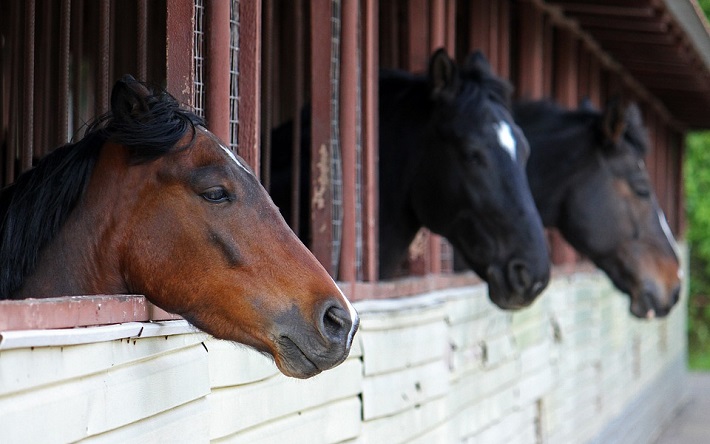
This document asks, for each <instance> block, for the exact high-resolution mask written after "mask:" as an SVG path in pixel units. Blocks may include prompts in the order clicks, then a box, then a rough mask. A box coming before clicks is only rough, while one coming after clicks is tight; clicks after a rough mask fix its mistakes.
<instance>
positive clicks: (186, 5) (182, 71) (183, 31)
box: [165, 0, 195, 105]
mask: <svg viewBox="0 0 710 444" xmlns="http://www.w3.org/2000/svg"><path fill="white" fill-rule="evenodd" d="M166 21H167V23H166V27H167V29H166V32H165V44H166V47H165V53H166V60H165V64H166V65H165V70H166V76H167V89H168V91H169V92H170V94H172V95H173V96H174V97H175V98H176V99H177V100H179V101H180V102H182V103H186V104H190V105H191V104H192V94H193V90H194V86H193V81H194V72H193V70H192V65H193V62H194V53H195V51H194V48H193V42H192V32H193V31H192V30H193V28H194V26H195V25H194V23H195V11H194V4H193V1H192V0H173V1H171V2H169V3H168V10H167V20H166Z"/></svg>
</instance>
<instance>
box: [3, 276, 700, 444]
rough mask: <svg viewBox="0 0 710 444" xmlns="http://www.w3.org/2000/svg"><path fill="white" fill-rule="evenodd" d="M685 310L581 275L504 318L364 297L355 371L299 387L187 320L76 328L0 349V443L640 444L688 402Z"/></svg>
mask: <svg viewBox="0 0 710 444" xmlns="http://www.w3.org/2000/svg"><path fill="white" fill-rule="evenodd" d="M686 297H687V296H686V295H685V294H684V295H683V299H682V300H681V302H680V303H679V304H678V306H676V307H675V308H674V310H673V311H672V313H671V314H670V316H669V317H668V318H666V319H662V320H658V319H657V320H652V321H639V320H636V319H633V318H631V317H630V315H629V314H628V303H629V302H628V298H627V297H626V296H625V295H621V294H620V293H618V292H617V291H616V290H614V289H613V287H612V286H611V284H610V283H609V281H608V280H607V279H606V277H604V275H603V274H601V273H600V272H597V271H589V272H583V273H579V272H578V273H575V274H569V275H565V274H558V275H556V276H555V277H554V279H553V281H552V283H551V284H550V286H549V288H548V289H547V290H546V291H545V293H544V294H543V295H542V296H541V298H540V299H539V300H538V301H537V302H535V304H533V305H532V306H531V307H529V308H527V309H525V310H522V311H520V312H514V313H513V312H505V311H502V310H499V309H498V308H496V307H495V306H494V305H492V304H491V303H490V302H489V300H488V297H487V292H486V287H485V285H483V284H477V285H468V286H463V287H459V288H449V289H444V290H437V291H428V292H425V293H423V294H419V295H416V296H413V297H408V298H400V299H387V300H368V301H361V302H357V303H356V307H357V309H358V310H359V312H360V314H361V317H362V323H361V329H360V331H359V332H358V334H357V336H356V341H355V345H354V347H353V350H352V353H351V355H350V357H349V358H348V359H347V360H346V361H345V362H344V363H343V364H341V365H340V366H338V367H336V368H335V369H332V370H329V371H326V372H324V373H323V374H321V375H319V376H317V377H314V378H312V379H308V380H297V379H291V378H287V377H285V376H283V375H281V374H280V373H279V371H278V370H277V369H276V367H275V365H274V364H273V362H272V360H271V359H269V358H267V357H264V356H263V355H261V354H259V353H256V352H254V351H252V350H250V349H248V348H246V347H243V346H239V345H235V344H233V343H229V342H224V341H220V340H216V339H210V338H208V337H207V335H205V334H204V333H200V332H197V333H185V331H188V330H187V324H186V323H185V322H184V321H171V322H166V323H158V324H153V323H143V324H141V323H130V324H124V325H125V327H122V326H117V327H116V328H115V329H114V330H111V332H113V333H111V334H114V335H120V334H121V333H120V332H124V334H125V336H126V337H124V338H120V337H112V339H110V340H98V339H97V338H99V337H101V336H100V335H98V333H97V332H99V333H101V334H102V335H106V334H108V333H107V330H105V329H106V327H87V328H80V329H73V334H74V337H73V338H74V339H73V343H74V345H66V346H43V347H32V346H29V345H27V346H24V347H20V348H11V349H8V350H0V441H3V442H14V441H31V442H47V441H74V440H85V441H87V442H116V441H120V442H150V441H157V440H167V441H184V440H186V441H189V442H207V441H213V442H236V443H258V442H299V443H300V442H302V443H337V442H358V443H382V442H415V443H431V442H506V443H525V444H527V443H539V442H544V443H548V444H556V443H560V444H561V443H569V442H593V443H602V442H604V443H607V442H612V443H616V442H618V443H622V442H647V441H648V440H649V439H650V437H652V436H653V434H654V433H656V431H657V430H658V429H659V427H660V426H661V425H662V424H663V423H664V421H666V420H668V419H669V418H670V417H671V415H672V413H673V412H674V410H675V409H676V408H678V406H679V405H680V404H681V403H682V402H683V400H684V389H683V387H684V386H683V381H684V376H685V371H686V370H685V366H684V362H685V357H686V350H687V346H686V339H685V316H686V308H685V300H686ZM141 326H142V327H141ZM137 327H138V328H137ZM175 332H178V333H182V334H174V333H175ZM109 333H110V332H109ZM18 334H19V333H18ZM22 334H24V335H28V337H32V332H31V331H30V332H24V333H22ZM44 334H45V333H42V334H40V335H37V338H40V339H41V338H42V337H43V335H44ZM141 335H143V337H141ZM146 336H147V337H146ZM81 338H86V341H88V343H83V344H82V343H80V342H81ZM38 418H41V420H40V419H38ZM631 425H632V426H631Z"/></svg>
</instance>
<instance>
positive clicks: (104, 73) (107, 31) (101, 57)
mask: <svg viewBox="0 0 710 444" xmlns="http://www.w3.org/2000/svg"><path fill="white" fill-rule="evenodd" d="M110 50H111V0H99V47H98V57H97V60H98V64H97V66H96V110H95V112H96V114H102V113H104V112H106V111H108V109H109V103H108V101H109V69H110V66H109V65H110V59H109V56H110Z"/></svg>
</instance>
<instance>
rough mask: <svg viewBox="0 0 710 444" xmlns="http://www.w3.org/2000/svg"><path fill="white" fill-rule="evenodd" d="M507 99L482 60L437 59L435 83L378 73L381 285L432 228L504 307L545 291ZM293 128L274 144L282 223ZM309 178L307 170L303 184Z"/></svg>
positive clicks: (545, 272) (523, 152)
mask: <svg viewBox="0 0 710 444" xmlns="http://www.w3.org/2000/svg"><path fill="white" fill-rule="evenodd" d="M510 92H511V89H510V86H509V85H508V84H507V83H506V82H505V81H503V80H501V79H500V78H498V77H496V76H495V75H494V74H493V73H492V72H491V68H490V66H489V64H488V62H487V61H486V59H485V58H484V57H483V55H481V54H480V53H476V54H472V55H471V56H470V57H469V58H468V60H467V61H466V62H465V63H464V64H463V65H461V66H459V65H457V64H456V63H455V62H454V61H453V60H451V59H450V58H449V56H448V55H447V54H446V52H445V51H444V50H438V51H436V52H435V53H434V54H433V55H432V57H431V59H430V64H429V70H428V75H413V74H409V73H405V72H400V71H383V72H382V73H381V74H380V80H379V125H380V128H379V275H380V278H382V279H388V278H392V277H393V276H395V274H396V271H397V270H398V268H399V267H400V266H401V263H402V262H403V261H404V259H405V258H406V256H407V251H408V247H409V244H410V243H411V242H412V240H413V239H414V237H415V235H416V234H417V232H418V231H419V229H420V228H422V227H426V228H428V229H430V230H431V231H433V232H434V233H437V234H440V235H442V236H444V237H446V238H447V239H448V240H449V241H450V242H451V243H452V244H453V245H454V247H455V248H456V249H457V250H458V251H459V252H461V254H462V255H463V257H464V258H465V261H466V263H467V265H468V266H469V267H470V268H472V269H473V270H474V271H475V272H476V273H477V274H478V275H479V276H481V277H482V278H483V279H485V280H486V281H487V282H488V284H489V295H490V298H491V300H492V301H493V302H494V303H496V304H497V305H498V306H500V307H502V308H518V307H523V306H525V305H528V304H529V303H530V302H532V301H533V300H534V299H535V297H536V296H537V295H538V294H539V293H540V292H541V291H542V290H543V289H544V288H545V286H546V285H547V282H548V280H549V273H550V265H549V256H548V249H547V245H546V243H545V238H544V232H543V227H542V222H541V220H540V217H539V215H538V213H537V210H536V208H535V203H534V201H533V199H532V195H531V194H530V189H529V187H528V184H527V179H526V176H525V166H524V165H525V161H526V159H527V156H528V152H529V148H528V144H527V142H526V140H525V137H524V136H523V134H522V132H521V131H520V129H519V128H518V127H517V125H515V123H514V122H513V119H512V117H511V114H510V110H509V96H510ZM304 114H306V113H304ZM303 121H304V122H307V119H303ZM290 125H292V123H291V122H289V123H287V124H285V125H282V126H281V127H280V128H277V129H276V130H275V131H274V137H273V140H274V150H275V153H274V159H275V160H276V162H277V164H275V165H273V166H272V176H273V177H274V178H279V179H278V180H277V181H276V182H275V183H274V186H272V190H271V193H272V196H274V200H275V202H276V203H277V205H278V206H279V207H280V208H282V210H283V211H284V214H289V212H290V202H289V195H290V194H289V186H290V185H289V184H290V175H289V174H284V172H285V171H288V166H286V167H285V166H284V165H282V164H288V162H289V159H290V152H287V151H288V150H289V148H288V147H289V146H290V137H291V134H292V129H291V126H290ZM307 133H308V131H307V129H306V130H305V131H301V134H304V135H305V134H307ZM302 143H304V142H303V141H302ZM305 146H308V145H305ZM280 150H287V151H286V152H281V153H280V154H279V151H280ZM308 151H309V150H308V149H303V150H302V152H303V153H304V154H308ZM279 159H281V161H279ZM279 162H280V163H281V164H278V163H279ZM308 164H309V162H308V159H305V160H302V161H301V165H302V166H303V165H308ZM306 176H307V170H305V169H302V173H301V178H302V179H303V178H304V177H306ZM307 183H308V182H307V181H306V182H304V184H307ZM304 188H306V187H305V186H304V185H302V187H301V189H304ZM308 201H309V200H308V198H307V197H302V198H301V202H308ZM304 210H306V209H305V208H304ZM304 222H306V223H307V219H301V227H302V228H304V227H305V225H306V223H304ZM302 233H303V231H302Z"/></svg>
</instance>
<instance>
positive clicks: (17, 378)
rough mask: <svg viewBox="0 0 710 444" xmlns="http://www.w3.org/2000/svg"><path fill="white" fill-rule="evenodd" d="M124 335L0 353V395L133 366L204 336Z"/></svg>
mask: <svg viewBox="0 0 710 444" xmlns="http://www.w3.org/2000/svg"><path fill="white" fill-rule="evenodd" d="M135 324H136V325H135V326H134V327H135V328H133V329H132V330H129V332H130V333H127V334H128V335H132V334H137V333H138V332H139V331H140V328H141V325H140V324H138V323H135ZM127 334H126V333H124V334H122V335H121V336H120V337H121V338H123V339H118V340H116V339H112V340H108V341H106V340H105V339H104V340H105V342H96V343H89V344H82V345H68V346H63V347H28V348H21V349H15V350H3V351H0V396H7V395H11V394H13V393H17V392H21V391H26V390H30V389H32V388H35V387H41V386H46V385H51V384H58V383H60V382H61V381H63V380H70V379H77V378H82V377H87V376H89V375H92V374H96V373H100V372H104V371H107V370H110V369H111V368H114V367H120V366H125V365H132V364H136V363H137V362H139V361H142V360H146V359H151V358H153V357H155V356H156V355H159V354H163V353H172V352H176V351H179V350H181V349H183V348H186V347H191V346H194V345H199V344H200V343H201V342H202V341H203V340H204V339H205V336H206V335H205V334H203V333H196V334H188V335H170V336H160V337H153V338H140V339H134V338H130V337H128V336H127Z"/></svg>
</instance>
